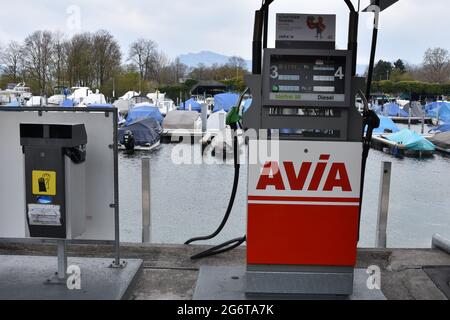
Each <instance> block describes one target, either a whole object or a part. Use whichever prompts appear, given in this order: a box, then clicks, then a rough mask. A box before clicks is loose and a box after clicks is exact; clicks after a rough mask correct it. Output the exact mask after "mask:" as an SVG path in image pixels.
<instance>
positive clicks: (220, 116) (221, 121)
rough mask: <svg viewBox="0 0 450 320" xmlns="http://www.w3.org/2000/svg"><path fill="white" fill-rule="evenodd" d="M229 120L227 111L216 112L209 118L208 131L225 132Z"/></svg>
mask: <svg viewBox="0 0 450 320" xmlns="http://www.w3.org/2000/svg"><path fill="white" fill-rule="evenodd" d="M226 119H227V112H226V111H225V110H219V111H217V112H214V113H213V114H212V115H210V116H209V118H208V130H223V129H225V127H226V126H227V125H226Z"/></svg>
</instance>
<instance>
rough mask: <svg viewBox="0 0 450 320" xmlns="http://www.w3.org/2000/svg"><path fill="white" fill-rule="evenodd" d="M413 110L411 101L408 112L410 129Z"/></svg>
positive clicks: (409, 127)
mask: <svg viewBox="0 0 450 320" xmlns="http://www.w3.org/2000/svg"><path fill="white" fill-rule="evenodd" d="M411 108H412V102H411V100H410V101H409V110H408V129H411Z"/></svg>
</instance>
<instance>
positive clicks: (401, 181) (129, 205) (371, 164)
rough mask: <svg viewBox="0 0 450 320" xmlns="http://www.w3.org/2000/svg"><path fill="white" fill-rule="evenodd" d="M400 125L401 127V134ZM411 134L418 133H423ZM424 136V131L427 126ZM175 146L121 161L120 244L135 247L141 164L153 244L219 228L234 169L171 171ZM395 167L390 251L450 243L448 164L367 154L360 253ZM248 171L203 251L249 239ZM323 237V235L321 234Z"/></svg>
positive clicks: (371, 237) (441, 158)
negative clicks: (385, 172) (386, 166)
mask: <svg viewBox="0 0 450 320" xmlns="http://www.w3.org/2000/svg"><path fill="white" fill-rule="evenodd" d="M403 126H404V125H399V127H403ZM412 129H413V130H415V131H418V132H419V133H420V130H421V126H420V125H413V126H412ZM425 130H426V131H428V130H429V128H428V127H427V126H425ZM175 146H176V145H175V144H162V145H161V146H160V148H159V149H158V150H156V151H153V152H151V153H146V152H137V153H135V154H134V155H127V154H124V153H121V154H120V156H119V181H120V213H121V220H120V225H121V241H124V242H140V241H141V227H142V213H141V207H142V203H141V161H142V160H141V159H142V157H149V158H150V159H151V160H150V161H151V214H152V215H151V224H152V226H151V242H152V243H164V244H181V243H184V242H185V241H186V240H187V239H189V238H191V237H194V236H201V235H208V234H210V233H212V232H213V231H214V230H215V229H216V228H217V226H218V225H219V223H220V221H221V220H222V217H223V215H224V213H225V210H226V208H227V205H228V200H229V197H230V194H231V188H232V184H233V176H234V168H233V166H232V165H226V164H222V165H207V164H202V165H176V164H174V163H173V162H172V159H171V155H172V150H173V148H174V147H175ZM382 161H391V162H392V177H391V190H390V202H389V218H388V230H387V233H388V240H387V245H388V247H395V248H412V247H414V248H422V247H423V248H429V247H430V245H431V237H432V235H433V234H434V233H440V234H442V235H444V236H446V237H450V157H449V156H445V155H443V154H441V153H436V154H435V155H434V156H433V157H432V158H425V159H418V158H407V157H405V158H395V157H394V156H392V155H389V154H385V153H383V152H381V151H377V150H371V152H370V155H369V159H368V163H367V171H366V184H365V192H364V202H363V214H362V221H361V223H362V225H361V241H360V246H361V247H374V246H375V234H376V222H377V212H378V198H379V184H380V172H381V162H382ZM246 177H247V168H246V166H245V165H243V166H242V167H241V172H240V181H239V189H238V193H237V196H236V201H235V204H234V208H233V211H232V214H231V217H230V219H229V221H228V224H227V226H226V227H225V229H224V230H223V232H222V234H221V235H220V236H218V237H217V238H216V239H214V240H211V241H209V242H204V243H205V244H217V243H221V242H224V241H226V240H230V239H232V238H236V237H239V236H242V235H244V234H245V232H246V185H247V178H246ZM323 236H326V235H323Z"/></svg>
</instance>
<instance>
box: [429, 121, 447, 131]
mask: <svg viewBox="0 0 450 320" xmlns="http://www.w3.org/2000/svg"><path fill="white" fill-rule="evenodd" d="M433 131H434V132H448V131H450V123H446V124H443V125H440V126H439V127H437V128H436V129H434V130H433Z"/></svg>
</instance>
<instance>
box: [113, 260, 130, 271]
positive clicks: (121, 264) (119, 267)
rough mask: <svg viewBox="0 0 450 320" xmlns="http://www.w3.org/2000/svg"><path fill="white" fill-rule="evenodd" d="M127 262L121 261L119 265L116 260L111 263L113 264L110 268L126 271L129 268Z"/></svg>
mask: <svg viewBox="0 0 450 320" xmlns="http://www.w3.org/2000/svg"><path fill="white" fill-rule="evenodd" d="M127 264H128V263H127V262H126V261H125V260H121V261H119V263H117V261H116V260H114V261H113V262H111V264H110V265H109V267H108V268H111V269H125V268H126V267H127Z"/></svg>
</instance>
